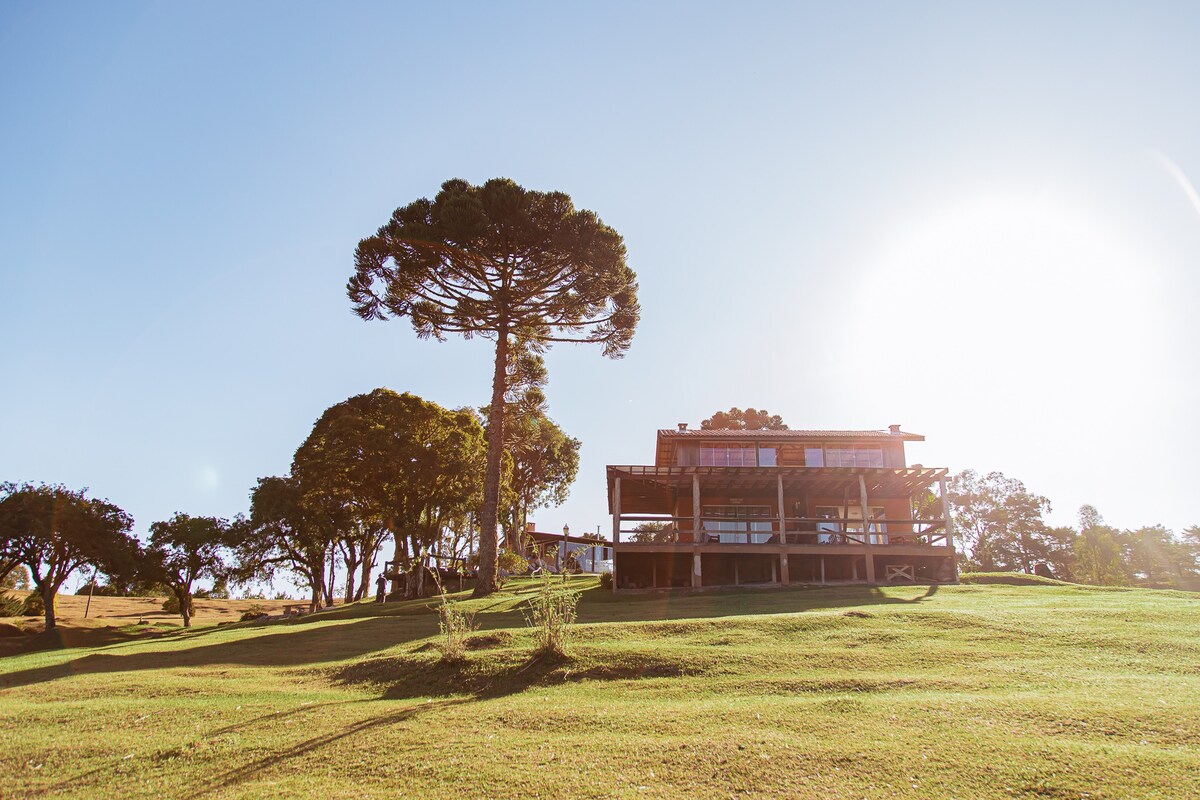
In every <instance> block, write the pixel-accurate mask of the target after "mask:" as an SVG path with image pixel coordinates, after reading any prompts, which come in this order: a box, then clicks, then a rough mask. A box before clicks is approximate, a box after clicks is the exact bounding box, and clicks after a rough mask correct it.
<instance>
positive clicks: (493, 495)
mask: <svg viewBox="0 0 1200 800" xmlns="http://www.w3.org/2000/svg"><path fill="white" fill-rule="evenodd" d="M507 367H508V326H507V325H506V324H503V323H502V324H501V325H500V330H499V331H498V332H497V336H496V363H495V367H494V369H493V370H492V404H491V406H489V407H488V449H487V472H486V473H484V478H483V512H482V514H481V515H480V520H479V578H478V580H477V581H476V582H475V591H474V592H473V593H472V596H473V597H484V596H485V595H489V594H491V593H493V592H495V591H496V577H497V576H496V557H497V553H496V517H497V511H498V507H499V504H500V462H501V459H502V458H503V457H504V390H505V389H506V388H507V374H506V370H507Z"/></svg>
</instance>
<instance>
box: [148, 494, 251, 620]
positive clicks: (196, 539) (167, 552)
mask: <svg viewBox="0 0 1200 800" xmlns="http://www.w3.org/2000/svg"><path fill="white" fill-rule="evenodd" d="M230 530H231V526H230V523H229V522H228V521H226V520H223V519H217V518H216V517H190V516H188V515H187V514H176V515H175V516H173V517H171V519H170V520H168V521H166V522H155V523H154V524H153V525H151V526H150V545H149V547H147V548H146V551H145V557H144V560H143V575H144V579H145V580H148V581H155V582H158V583H161V584H163V585H164V586H166V587H167V588H168V589H169V590H170V592H171V594H172V596H174V598H175V600H176V603H177V607H178V609H179V613H180V616H181V617H182V618H183V627H185V628H190V627H191V625H192V596H193V594H192V587H193V586H194V585H195V583H196V581H198V580H200V579H202V578H211V579H213V580H218V579H220V578H221V577H222V576H223V575H224V574H225V572H226V570H227V569H228V565H227V564H226V562H225V545H226V542H227V541H228V539H229V532H230Z"/></svg>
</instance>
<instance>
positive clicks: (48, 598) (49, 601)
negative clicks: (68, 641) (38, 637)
mask: <svg viewBox="0 0 1200 800" xmlns="http://www.w3.org/2000/svg"><path fill="white" fill-rule="evenodd" d="M41 595H42V605H43V606H45V612H46V630H48V631H52V630H54V627H55V622H54V598H56V597H57V596H58V590H57V589H55V588H54V587H52V586H49V585H47V586H46V588H44V589H42V590H41Z"/></svg>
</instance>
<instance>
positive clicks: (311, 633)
mask: <svg viewBox="0 0 1200 800" xmlns="http://www.w3.org/2000/svg"><path fill="white" fill-rule="evenodd" d="M436 630H437V621H436V619H435V618H434V617H433V616H432V615H427V616H426V617H424V618H414V619H413V620H411V621H408V622H407V623H406V624H397V621H396V620H394V619H388V618H373V619H372V618H368V619H362V620H358V621H356V622H347V623H344V624H341V625H322V626H308V627H303V628H296V627H292V626H281V627H279V628H278V629H277V630H264V631H262V633H261V634H260V635H257V636H241V637H238V638H236V639H231V640H228V639H227V640H223V641H218V642H215V643H212V644H206V643H205V642H206V641H207V637H197V638H195V639H189V638H185V637H179V638H176V637H164V638H163V639H161V640H160V646H159V647H155V649H153V650H149V651H147V650H144V649H141V648H139V649H136V650H134V651H133V652H128V651H129V650H130V647H129V646H128V645H118V646H116V647H111V648H106V650H104V651H101V652H96V653H88V654H86V655H82V656H79V657H78V658H71V659H67V660H65V661H62V662H60V663H57V664H49V665H45V666H39V667H34V668H31V669H25V670H18V671H14V672H8V673H3V674H0V688H11V687H16V686H28V685H30V684H34V683H40V682H43V681H48V680H54V679H56V678H62V677H67V676H71V675H87V674H97V673H113V672H136V671H140V670H161V669H174V668H189V667H200V666H211V665H220V664H228V665H233V666H265V667H294V666H303V665H306V664H319V663H324V662H332V661H341V660H345V659H352V658H357V657H360V656H364V655H367V654H369V653H373V652H377V651H380V650H385V649H387V648H389V647H393V646H395V645H397V644H402V643H404V642H408V641H413V640H416V639H422V638H425V637H427V636H429V635H430V634H432V633H435V632H436ZM152 646H153V645H152Z"/></svg>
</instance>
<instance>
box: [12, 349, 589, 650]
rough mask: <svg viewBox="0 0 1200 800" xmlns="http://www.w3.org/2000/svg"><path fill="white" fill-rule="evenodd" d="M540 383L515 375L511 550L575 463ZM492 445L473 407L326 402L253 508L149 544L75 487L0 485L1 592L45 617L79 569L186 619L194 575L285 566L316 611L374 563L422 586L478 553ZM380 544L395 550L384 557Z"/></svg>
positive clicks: (410, 589) (397, 400) (357, 583)
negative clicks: (31, 601)
mask: <svg viewBox="0 0 1200 800" xmlns="http://www.w3.org/2000/svg"><path fill="white" fill-rule="evenodd" d="M541 380H542V379H541V376H540V374H538V373H536V371H534V374H533V377H532V378H531V377H530V376H529V375H528V374H523V373H519V374H514V375H513V376H510V383H511V384H512V386H511V390H512V391H511V392H510V394H511V395H513V396H516V397H517V398H518V399H519V400H520V401H521V402H518V403H514V404H513V406H512V408H511V411H510V413H511V416H512V418H511V419H509V420H507V424H506V426H505V427H506V429H505V437H504V438H505V442H504V456H505V458H504V462H503V469H502V474H501V480H502V488H503V492H502V493H501V500H502V503H501V508H500V511H501V514H500V516H501V524H502V527H503V529H504V533H505V536H506V539H507V540H508V542H509V544H510V546H511V547H514V548H516V547H519V545H520V540H521V536H522V534H523V532H524V527H525V520H526V518H527V515H528V512H529V511H530V510H531V509H535V508H538V507H541V506H543V505H546V504H547V503H552V502H562V501H563V500H565V499H566V494H567V490H568V488H569V487H570V485H571V483H572V482H573V481H574V480H575V475H576V472H577V470H578V466H579V441H578V440H577V439H573V438H571V437H569V436H567V435H566V434H565V433H563V431H562V430H561V429H560V428H559V427H558V426H557V425H555V424H554V423H553V422H552V421H551V420H550V419H549V418H547V417H546V416H545V413H544V408H543V405H544V401H543V399H542V396H541V394H540V391H538V389H537V387H538V386H540V382H541ZM486 449H487V429H486V428H485V426H484V425H483V424H482V422H481V420H480V415H479V414H478V413H477V412H476V411H474V410H472V409H469V408H464V409H458V410H449V409H445V408H443V407H441V406H439V405H437V404H436V403H431V402H428V401H426V400H423V399H421V398H419V397H417V396H415V395H412V394H408V393H405V394H397V393H396V392H393V391H390V390H387V389H376V390H375V391H373V392H370V393H369V394H364V395H358V396H356V397H351V398H349V399H348V400H346V401H344V402H342V403H338V404H337V405H335V406H332V407H331V408H329V409H327V410H326V411H325V413H324V414H322V415H321V418H320V419H318V420H317V422H316V424H315V425H314V426H313V430H312V433H311V434H309V436H308V438H307V439H305V441H304V442H303V443H302V444H301V445H300V447H299V448H298V449H297V450H296V453H295V456H294V457H293V459H292V469H291V471H290V473H289V474H287V475H283V476H270V477H265V478H260V479H259V480H258V482H257V485H256V486H255V487H254V488H253V489H252V490H251V491H250V498H249V499H250V503H249V509H248V513H246V514H239V515H237V516H236V517H234V518H233V519H232V520H228V519H220V518H216V517H195V516H190V515H188V514H184V513H177V514H175V515H174V516H173V517H171V519H169V520H162V521H159V522H155V523H153V524H152V525H150V527H149V535H148V537H146V538H145V539H144V540H143V539H140V538H139V537H137V536H135V535H134V533H133V525H134V521H133V518H132V517H131V516H130V515H129V514H127V513H126V512H125V511H123V510H122V509H121V508H120V507H118V506H116V505H115V504H113V503H111V502H109V501H108V500H100V499H96V498H90V497H88V496H87V495H86V492H85V491H84V490H74V489H70V488H68V487H65V486H61V485H49V484H32V483H22V484H17V483H2V484H0V588H5V587H6V586H7V587H8V588H18V587H20V586H21V585H22V584H26V585H27V584H32V586H31V587H30V588H32V589H34V590H35V592H36V593H37V595H38V596H39V597H40V598H41V600H42V606H43V607H44V613H45V617H46V626H47V628H51V627H53V626H54V598H55V596H56V595H57V594H58V592H59V591H60V589H61V587H62V585H63V584H64V583H65V582H66V580H67V579H68V578H69V577H70V576H71V575H75V574H80V575H82V576H85V577H87V579H88V581H89V584H91V585H90V586H89V588H91V589H92V590H93V591H95V592H97V593H102V594H112V595H147V594H154V595H157V594H167V595H168V596H169V597H171V598H172V600H173V602H172V607H173V608H177V609H179V613H180V614H181V616H182V617H183V623H184V625H185V626H186V625H189V624H190V610H191V605H192V604H191V600H192V598H194V597H198V596H202V595H201V591H202V590H197V588H196V587H197V585H198V583H204V584H209V585H211V586H212V589H210V590H208V592H207V594H208V596H212V597H219V596H222V595H225V596H228V594H227V593H228V587H229V586H231V585H236V586H250V585H254V584H258V583H262V582H268V581H270V580H272V579H273V578H274V577H275V576H277V575H279V574H286V575H287V576H288V577H290V578H291V579H292V580H294V581H296V582H297V583H299V584H301V585H303V586H305V587H306V589H307V590H308V591H309V593H310V597H311V601H310V602H311V605H312V607H313V608H318V607H320V606H322V605H324V606H329V605H332V604H333V602H334V597H335V595H336V594H339V593H341V594H343V596H344V599H345V600H346V601H347V602H351V601H355V600H359V599H362V598H363V597H364V596H366V594H367V593H368V591H369V589H370V583H371V576H372V574H373V572H374V570H376V569H377V568H382V569H381V572H386V573H387V576H388V578H389V579H391V580H393V581H397V582H399V583H401V584H402V585H403V587H404V592H405V594H406V596H418V595H420V594H422V593H424V592H425V590H426V589H427V588H431V587H426V586H425V583H426V578H427V576H437V575H442V574H445V572H446V569H445V568H446V567H454V568H457V569H458V571H459V572H460V574H461V572H463V571H466V570H469V569H470V568H471V566H472V561H473V558H474V557H475V556H476V554H477V553H478V551H479V547H478V542H479V530H480V524H479V519H480V511H481V505H482V502H483V493H482V486H483V478H484V474H483V473H484V468H485V464H486ZM385 544H387V545H391V548H392V552H393V553H394V557H393V559H392V560H391V561H389V562H385V563H384V564H381V563H380V560H381V553H382V551H383V547H384V546H385ZM438 567H441V568H442V569H441V570H440V571H439V570H438V569H437V568H438ZM101 574H102V575H104V576H105V578H106V580H105V582H104V583H103V584H101V583H99V582H98V580H97V576H98V575H101ZM433 579H435V578H430V581H432V580H433Z"/></svg>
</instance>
